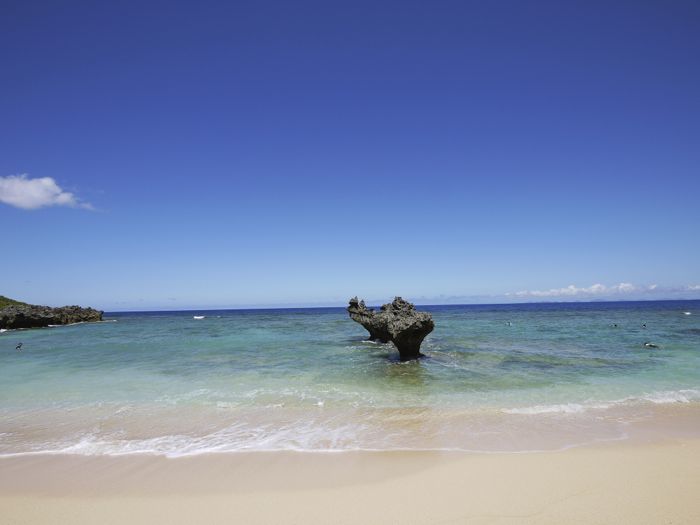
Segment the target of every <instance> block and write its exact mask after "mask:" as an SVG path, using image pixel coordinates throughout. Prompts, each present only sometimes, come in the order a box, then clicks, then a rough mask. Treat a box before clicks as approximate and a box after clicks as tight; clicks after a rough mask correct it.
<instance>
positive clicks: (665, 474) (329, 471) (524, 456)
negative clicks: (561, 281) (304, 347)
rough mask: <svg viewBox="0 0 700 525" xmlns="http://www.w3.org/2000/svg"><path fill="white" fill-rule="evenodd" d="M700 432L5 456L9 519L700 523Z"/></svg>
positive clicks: (0, 469)
mask: <svg viewBox="0 0 700 525" xmlns="http://www.w3.org/2000/svg"><path fill="white" fill-rule="evenodd" d="M699 492H700V440H699V439H690V440H679V439H666V440H657V441H654V442H646V443H644V442H630V441H626V442H618V443H605V444H599V445H593V446H586V447H581V448H575V449H570V450H565V451H556V452H528V453H505V454H503V453H497V454H473V453H464V452H418V451H394V452H392V451H388V452H341V453H318V452H316V453H314V452H242V453H234V454H205V455H200V456H193V457H183V458H165V457H157V456H148V455H129V456H118V457H108V456H70V455H34V456H21V457H11V458H2V459H0V515H1V516H3V522H4V523H29V524H41V523H52V524H55V523H73V524H81V523H97V522H99V523H125V522H129V523H131V524H140V523H153V522H167V523H195V522H199V523H252V524H257V523H312V524H313V523H319V524H321V523H348V524H352V523H365V524H366V523H416V524H419V523H420V524H423V523H425V524H428V523H565V522H566V523H674V524H684V523H688V524H690V523H697V522H698V521H700V500H698V498H697V497H696V496H697V494H698V493H699Z"/></svg>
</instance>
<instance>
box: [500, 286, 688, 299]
mask: <svg viewBox="0 0 700 525" xmlns="http://www.w3.org/2000/svg"><path fill="white" fill-rule="evenodd" d="M684 289H685V290H688V291H693V290H695V289H696V288H694V287H690V286H687V287H685V288H684ZM668 291H671V290H670V289H668V288H665V289H664V288H659V286H658V285H656V284H651V285H648V286H639V285H634V284H631V283H620V284H615V285H612V286H606V285H604V284H599V283H598V284H592V285H591V286H583V287H579V286H576V285H573V284H570V285H569V286H566V287H564V288H550V289H549V290H521V291H519V292H510V293H507V294H506V295H507V296H510V297H601V296H616V295H626V294H633V293H638V294H641V293H651V292H668ZM673 291H679V290H678V289H674V290H673Z"/></svg>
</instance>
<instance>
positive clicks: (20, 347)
mask: <svg viewBox="0 0 700 525" xmlns="http://www.w3.org/2000/svg"><path fill="white" fill-rule="evenodd" d="M15 350H17V351H18V352H21V351H22V343H19V344H18V345H17V346H15Z"/></svg>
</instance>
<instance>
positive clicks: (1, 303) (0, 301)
mask: <svg viewBox="0 0 700 525" xmlns="http://www.w3.org/2000/svg"><path fill="white" fill-rule="evenodd" d="M6 306H29V305H28V304H27V303H23V302H22V301H15V300H14V299H10V298H9V297H5V296H4V295H0V309H2V308H5V307H6Z"/></svg>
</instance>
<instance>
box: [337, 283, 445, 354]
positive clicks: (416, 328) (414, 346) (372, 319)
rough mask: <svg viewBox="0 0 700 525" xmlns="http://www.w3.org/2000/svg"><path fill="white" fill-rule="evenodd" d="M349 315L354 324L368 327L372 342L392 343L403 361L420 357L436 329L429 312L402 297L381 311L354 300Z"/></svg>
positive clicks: (349, 307) (383, 307)
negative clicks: (419, 308) (424, 343)
mask: <svg viewBox="0 0 700 525" xmlns="http://www.w3.org/2000/svg"><path fill="white" fill-rule="evenodd" d="M348 313H349V314H350V318H351V319H352V320H353V321H355V322H358V323H360V324H361V325H362V326H364V327H365V329H366V330H367V331H368V332H369V338H370V340H371V341H381V342H382V343H388V342H389V341H392V342H393V343H394V345H395V346H396V348H397V349H398V350H399V355H400V356H401V361H408V360H410V359H417V358H419V357H421V356H422V355H423V354H421V353H420V345H421V343H422V342H423V339H425V336H426V335H428V334H429V333H430V332H432V331H433V328H435V323H433V318H432V316H431V315H430V314H429V313H427V312H418V311H416V307H415V306H414V305H413V304H411V303H409V302H408V301H404V300H403V299H401V297H396V298H395V299H394V300H393V301H392V302H391V303H387V304H385V305H383V306H382V307H381V308H380V310H379V312H375V311H374V310H372V309H371V308H367V307H366V306H365V302H364V301H360V300H358V299H357V297H353V298H352V299H350V304H349V306H348Z"/></svg>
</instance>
